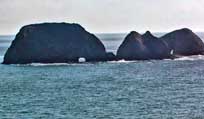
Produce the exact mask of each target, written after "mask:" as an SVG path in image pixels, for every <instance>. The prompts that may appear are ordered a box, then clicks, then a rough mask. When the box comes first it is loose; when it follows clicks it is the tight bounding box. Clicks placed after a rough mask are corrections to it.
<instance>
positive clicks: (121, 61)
mask: <svg viewBox="0 0 204 119" xmlns="http://www.w3.org/2000/svg"><path fill="white" fill-rule="evenodd" d="M131 62H138V61H136V60H135V61H126V60H124V59H123V60H119V61H109V63H131Z"/></svg>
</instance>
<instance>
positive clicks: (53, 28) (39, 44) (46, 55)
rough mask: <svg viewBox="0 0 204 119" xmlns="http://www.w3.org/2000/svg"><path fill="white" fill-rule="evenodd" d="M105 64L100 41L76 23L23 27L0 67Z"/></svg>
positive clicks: (106, 55) (104, 52)
mask: <svg viewBox="0 0 204 119" xmlns="http://www.w3.org/2000/svg"><path fill="white" fill-rule="evenodd" d="M80 57H83V58H85V59H86V61H107V60H108V58H109V59H110V54H107V53H106V50H105V47H104V45H103V44H102V42H101V41H100V40H99V39H98V38H97V37H96V36H95V35H93V34H90V33H89V32H87V31H86V30H85V29H84V28H83V27H81V26H80V25H78V24H68V23H44V24H33V25H27V26H24V27H23V28H22V29H21V30H20V32H19V33H18V34H17V35H16V38H15V40H14V41H13V42H12V45H11V46H10V48H9V49H8V50H7V52H6V54H5V56H4V61H3V64H27V63H68V62H78V60H79V58H80Z"/></svg>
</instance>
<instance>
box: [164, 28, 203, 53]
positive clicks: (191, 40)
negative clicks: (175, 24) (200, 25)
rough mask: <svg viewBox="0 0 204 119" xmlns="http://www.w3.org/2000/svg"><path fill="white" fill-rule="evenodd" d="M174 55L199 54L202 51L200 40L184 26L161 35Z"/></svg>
mask: <svg viewBox="0 0 204 119" xmlns="http://www.w3.org/2000/svg"><path fill="white" fill-rule="evenodd" d="M161 39H162V40H164V41H165V42H166V43H167V44H168V46H169V48H170V49H172V50H173V51H174V54H175V55H181V56H188V55H199V54H203V52H204V44H203V42H202V40H201V39H200V38H199V37H198V36H197V35H196V34H195V33H193V32H192V31H191V30H190V29H187V28H184V29H180V30H176V31H173V32H171V33H168V34H166V35H164V36H163V37H161Z"/></svg>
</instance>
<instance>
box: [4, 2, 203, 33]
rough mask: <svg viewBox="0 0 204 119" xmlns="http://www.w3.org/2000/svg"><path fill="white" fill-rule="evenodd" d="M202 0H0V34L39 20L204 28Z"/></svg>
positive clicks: (96, 27) (105, 27) (118, 27)
mask: <svg viewBox="0 0 204 119" xmlns="http://www.w3.org/2000/svg"><path fill="white" fill-rule="evenodd" d="M203 6H204V0H101V1H99V0H0V16H1V17H0V34H15V33H17V32H18V30H19V29H20V27H22V26H23V25H26V24H31V23H41V22H70V23H80V24H81V25H82V26H84V27H85V28H86V29H87V30H88V31H90V32H106V33H107V32H129V31H131V30H136V31H139V32H144V31H146V30H151V31H152V32H157V31H171V30H174V29H178V28H183V27H188V28H191V29H193V30H194V31H204V7H203Z"/></svg>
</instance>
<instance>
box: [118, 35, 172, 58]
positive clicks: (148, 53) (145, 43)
mask: <svg viewBox="0 0 204 119" xmlns="http://www.w3.org/2000/svg"><path fill="white" fill-rule="evenodd" d="M117 57H118V59H125V60H149V59H164V58H170V57H171V55H170V49H169V47H168V45H167V44H166V43H165V42H164V41H162V40H160V39H158V38H157V37H155V36H153V35H152V34H151V33H150V32H149V31H147V32H146V33H145V34H143V35H140V34H139V33H137V32H135V31H133V32H131V33H130V34H128V35H127V37H126V38H125V40H124V42H123V43H122V44H121V45H120V47H119V49H118V51H117Z"/></svg>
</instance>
